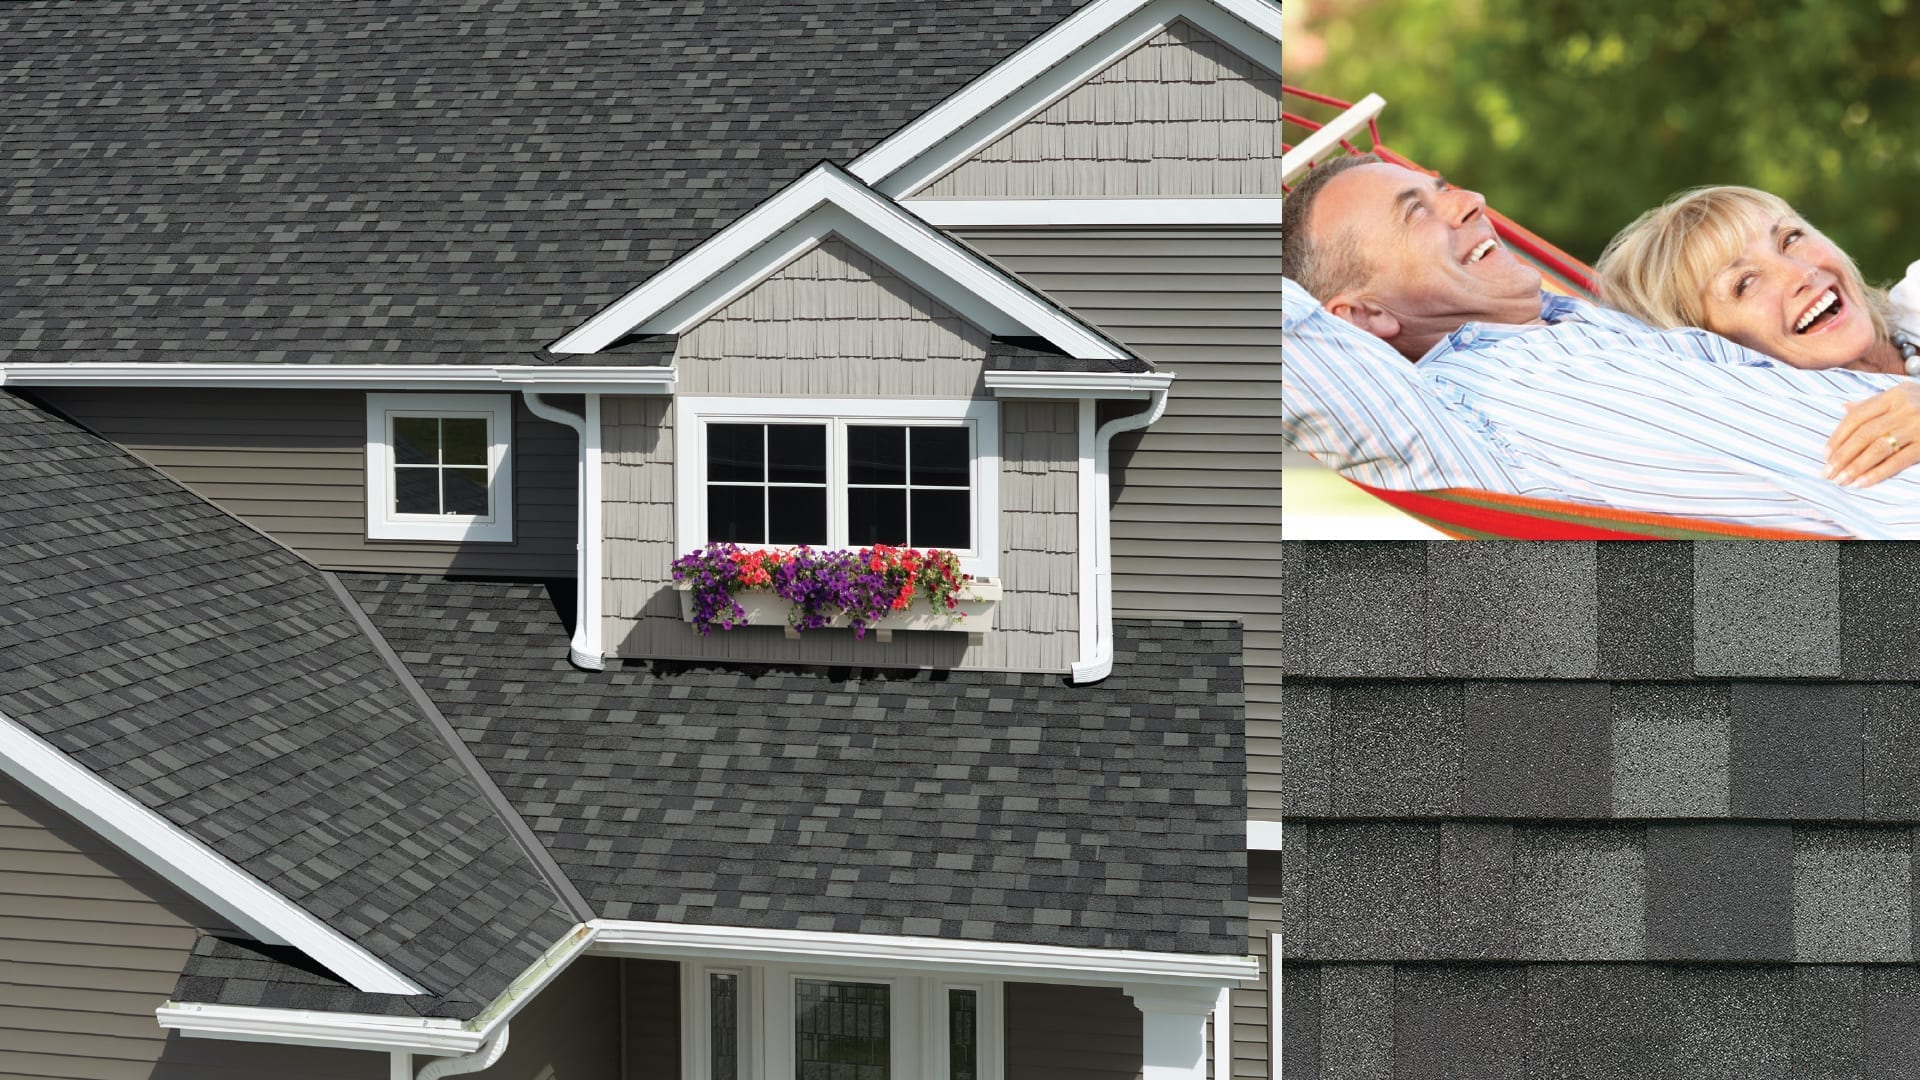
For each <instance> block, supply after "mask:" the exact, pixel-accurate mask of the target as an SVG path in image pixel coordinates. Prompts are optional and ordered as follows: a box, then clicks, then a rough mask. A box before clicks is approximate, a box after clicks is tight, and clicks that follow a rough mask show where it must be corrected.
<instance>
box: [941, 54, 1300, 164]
mask: <svg viewBox="0 0 1920 1080" xmlns="http://www.w3.org/2000/svg"><path fill="white" fill-rule="evenodd" d="M1279 193H1280V75H1279V73H1278V72H1273V71H1267V70H1266V69H1264V68H1262V67H1261V66H1260V65H1258V64H1255V63H1254V62H1253V61H1251V60H1249V59H1247V58H1246V57H1245V56H1242V55H1241V54H1239V53H1238V52H1235V51H1234V50H1233V49H1231V48H1229V47H1228V46H1226V45H1224V44H1222V43H1221V42H1220V41H1219V40H1218V39H1216V38H1213V37H1211V36H1209V35H1208V34H1207V33H1205V32H1204V31H1202V30H1200V29H1199V28H1197V27H1195V26H1193V25H1192V24H1191V23H1187V22H1176V23H1174V24H1173V25H1172V26H1169V27H1168V28H1167V29H1166V31H1165V32H1164V33H1162V34H1160V35H1159V36H1158V37H1156V38H1154V39H1153V40H1152V41H1149V42H1147V43H1146V44H1144V45H1142V46H1140V47H1139V48H1138V49H1135V50H1134V51H1133V52H1131V53H1129V54H1127V55H1126V56H1124V57H1122V58H1120V59H1119V60H1118V61H1115V62H1114V64H1113V65H1112V66H1110V67H1108V68H1107V69H1106V70H1105V71H1102V72H1101V73H1100V74H1098V75H1096V76H1094V77H1093V78H1092V79H1090V80H1088V81H1087V82H1085V83H1083V84H1081V85H1080V86H1079V87H1078V88H1076V89H1075V90H1073V91H1072V92H1070V93H1068V94H1067V95H1066V96H1065V97H1063V98H1061V99H1060V100H1059V101H1056V102H1054V103H1053V104H1052V105H1050V106H1048V107H1047V108H1046V109H1044V110H1042V111H1041V112H1040V113H1039V114H1038V115H1036V116H1034V117H1033V118H1032V119H1030V120H1028V121H1027V122H1026V123H1024V124H1022V125H1020V126H1019V127H1017V128H1015V129H1014V130H1012V131H1010V132H1008V133H1007V134H1005V135H1003V136H1001V137H1000V138H999V139H998V140H996V141H994V142H993V143H991V144H990V145H988V146H986V147H985V148H984V149H982V150H981V151H980V152H979V153H978V154H976V155H974V156H973V157H972V158H971V159H969V160H967V161H965V162H963V163H961V164H960V165H959V166H958V167H956V168H955V169H953V170H952V171H951V172H949V173H947V174H946V175H945V176H942V177H940V178H939V179H937V180H935V181H933V182H932V183H931V184H928V185H927V186H926V187H925V188H923V189H921V190H920V191H919V192H918V197H925V198H971V199H985V198H1028V199H1044V198H1099V197H1135V198H1151V197H1155V196H1168V197H1177V196H1190V195H1278V194H1279Z"/></svg>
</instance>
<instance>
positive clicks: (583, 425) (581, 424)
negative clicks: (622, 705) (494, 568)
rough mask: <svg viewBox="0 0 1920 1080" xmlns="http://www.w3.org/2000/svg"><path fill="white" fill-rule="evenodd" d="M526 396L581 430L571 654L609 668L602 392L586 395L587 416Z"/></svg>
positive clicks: (545, 414) (547, 415)
mask: <svg viewBox="0 0 1920 1080" xmlns="http://www.w3.org/2000/svg"><path fill="white" fill-rule="evenodd" d="M521 396H522V397H523V398H525V399H526V402H527V410H528V411H529V412H531V413H533V415H535V416H538V417H540V418H541V419H543V420H551V421H553V422H554V423H556V424H565V425H566V426H568V427H570V428H572V429H573V430H574V431H575V432H576V433H577V434H578V435H579V436H580V461H579V464H578V467H577V468H576V469H575V470H574V481H575V484H576V487H577V490H578V492H579V503H580V513H579V516H578V517H576V518H575V519H574V532H575V536H574V556H575V558H574V579H573V580H574V594H575V595H574V618H573V640H572V641H571V642H569V643H568V648H567V659H568V660H570V661H572V662H573V666H574V667H577V668H583V669H585V670H587V671H605V670H606V667H607V662H606V660H605V658H604V656H603V654H602V652H601V649H600V607H601V598H600V587H601V586H600V543H601V536H600V395H599V394H587V395H585V398H586V404H585V412H586V415H585V416H575V415H574V414H573V413H570V412H568V411H566V410H565V409H561V408H557V407H555V406H554V405H553V404H552V403H550V402H547V401H544V400H542V399H541V397H540V395H539V394H537V393H535V392H534V391H532V390H523V391H521Z"/></svg>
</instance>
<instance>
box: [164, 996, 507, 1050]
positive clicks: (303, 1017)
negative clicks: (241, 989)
mask: <svg viewBox="0 0 1920 1080" xmlns="http://www.w3.org/2000/svg"><path fill="white" fill-rule="evenodd" d="M153 1015H154V1018H155V1019H157V1020H158V1021H159V1022H160V1026H161V1027H162V1028H165V1029H167V1030H169V1031H178V1032H179V1033H180V1034H182V1035H187V1036H193V1037H195V1038H202V1039H231V1040H236V1041H239V1042H264V1043H279V1044H282V1045H286V1044H292V1045H295V1046H331V1047H338V1048H340V1049H345V1050H376V1051H382V1052H387V1053H392V1052H395V1051H398V1052H401V1053H417V1054H465V1053H471V1052H472V1051H474V1050H476V1049H478V1048H479V1047H480V1044H481V1043H483V1042H485V1041H486V1037H485V1035H483V1034H482V1033H481V1032H479V1031H475V1030H473V1029H471V1028H469V1027H467V1026H466V1025H464V1024H462V1023H460V1022H459V1021H458V1020H431V1019H427V1020H422V1019H412V1018H407V1017H399V1016H369V1015H366V1014H364V1013H330V1012H313V1011H310V1010H305V1009H267V1008H259V1007H256V1006H252V1005H197V1004H193V1003H191V1002H175V1001H169V1002H167V1003H166V1004H164V1005H162V1006H160V1007H159V1008H158V1009H155V1010H154V1013H153Z"/></svg>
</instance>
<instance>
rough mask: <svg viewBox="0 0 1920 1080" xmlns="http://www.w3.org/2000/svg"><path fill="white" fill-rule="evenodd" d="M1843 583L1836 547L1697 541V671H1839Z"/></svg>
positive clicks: (1806, 674)
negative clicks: (1840, 583) (1841, 591)
mask: <svg viewBox="0 0 1920 1080" xmlns="http://www.w3.org/2000/svg"><path fill="white" fill-rule="evenodd" d="M1839 580H1840V553H1839V546H1838V545H1836V544H1820V543H1807V544H1781V543H1765V542H1760V541H1753V542H1739V543H1709V544H1695V545H1693V598H1694V607H1693V635H1694V638H1693V641H1694V672H1695V673H1696V674H1699V675H1708V676H1712V675H1722V676H1735V677H1739V676H1748V675H1752V676H1760V677H1770V678H1816V679H1817V678H1832V677H1834V676H1836V675H1839V674H1840V615H1839V609H1840V596H1839Z"/></svg>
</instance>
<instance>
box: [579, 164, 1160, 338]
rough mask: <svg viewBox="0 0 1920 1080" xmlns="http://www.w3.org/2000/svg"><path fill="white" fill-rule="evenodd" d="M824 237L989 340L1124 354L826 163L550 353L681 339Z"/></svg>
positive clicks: (616, 303)
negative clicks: (1003, 337)
mask: <svg viewBox="0 0 1920 1080" xmlns="http://www.w3.org/2000/svg"><path fill="white" fill-rule="evenodd" d="M830 234H838V235H841V236H843V237H844V238H845V239H846V240H847V241H848V242H849V243H851V244H853V245H854V246H855V247H857V248H860V249H861V250H862V251H864V252H866V253H867V254H868V255H871V256H873V257H874V258H875V259H877V260H879V261H880V262H881V263H883V264H885V265H886V266H888V267H889V268H890V269H892V270H894V271H895V272H896V273H899V274H901V275H902V276H904V277H905V278H906V279H907V280H908V281H909V282H911V283H912V284H913V285H915V286H916V287H918V288H921V289H924V290H926V291H927V293H928V294H930V295H931V296H933V297H934V298H935V299H937V300H939V301H941V302H942V303H944V304H946V305H947V306H949V307H951V308H953V309H954V310H955V311H956V312H957V313H958V314H960V315H961V316H962V317H963V318H966V319H967V320H968V321H970V322H972V323H974V324H975V325H976V326H979V327H980V328H981V329H983V330H986V331H987V332H989V333H993V334H1010V335H1020V334H1033V335H1037V336H1039V337H1042V338H1045V339H1046V340H1048V341H1049V342H1052V343H1053V344H1054V345H1055V346H1056V347H1058V348H1059V349H1061V350H1062V351H1064V352H1066V353H1068V354H1069V355H1071V356H1077V357H1082V358H1085V359H1097V360H1118V359H1122V358H1124V357H1126V356H1127V355H1128V354H1127V352H1126V351H1125V350H1124V349H1122V348H1121V347H1120V346H1119V345H1117V344H1115V343H1114V342H1113V341H1111V340H1109V339H1108V338H1107V337H1106V336H1105V335H1103V334H1101V333H1100V332H1099V331H1097V330H1095V329H1093V328H1092V327H1090V326H1088V325H1087V324H1086V323H1084V322H1081V321H1080V320H1079V319H1077V318H1075V317H1073V316H1072V315H1070V314H1068V313H1067V312H1065V311H1063V310H1061V309H1060V308H1058V307H1056V306H1054V305H1053V304H1052V303H1050V302H1048V301H1047V300H1046V299H1045V298H1043V297H1041V296H1040V295H1039V294H1038V293H1035V292H1034V291H1033V290H1032V289H1031V288H1029V287H1028V286H1027V285H1025V284H1023V283H1021V282H1020V281H1019V280H1018V279H1016V278H1014V277H1013V276H1012V275H1010V274H1008V273H1007V272H1006V271H1004V270H1002V269H1000V268H999V267H998V266H995V265H994V264H993V263H991V262H988V261H987V260H986V259H983V258H981V257H980V256H979V255H978V254H977V253H975V252H973V251H972V250H970V249H968V248H967V247H965V246H963V245H961V244H960V243H958V242H957V241H955V240H954V239H953V238H951V237H949V236H947V235H945V234H944V233H942V232H940V231H939V230H938V229H935V228H934V227H933V226H931V225H928V224H927V223H926V222H924V221H922V220H920V219H919V218H918V217H916V216H914V215H913V214H911V213H908V212H907V211H906V210H904V209H902V208H901V207H900V205H899V204H898V203H895V202H893V201H892V200H890V199H887V198H885V197H883V196H881V195H879V194H877V193H876V192H874V191H873V190H872V189H871V188H868V187H866V186H865V185H864V184H861V183H860V182H859V181H858V180H856V179H854V178H853V177H852V176H850V175H848V174H847V173H846V172H845V171H843V170H842V169H840V168H838V167H837V166H834V165H831V164H822V165H818V166H815V167H814V168H813V169H812V170H811V171H809V172H808V173H807V174H806V175H805V176H802V177H801V178H800V179H798V180H795V181H794V182H793V183H792V184H789V185H788V186H787V187H786V188H784V189H782V190H781V191H780V193H779V194H777V195H774V196H773V197H772V198H770V199H768V200H767V201H765V202H763V203H761V204H760V205H759V206H757V207H754V208H753V209H752V210H750V211H748V212H747V213H746V215H744V216H743V217H741V218H740V219H739V220H737V221H735V222H734V223H733V224H731V225H729V226H727V227H726V228H725V229H722V230H720V231H719V232H718V233H715V234H714V235H713V236H711V237H709V238H708V239H707V240H706V242H704V243H702V244H701V245H700V246H699V247H696V248H694V249H693V250H692V251H690V252H688V253H687V254H686V255H684V256H682V257H681V258H679V259H678V260H676V261H675V262H674V263H673V264H672V265H670V266H668V267H667V268H666V269H664V270H662V271H660V272H659V273H658V274H655V275H654V276H653V277H651V278H649V279H647V281H646V282H645V283H643V284H641V285H640V286H639V287H638V288H636V289H634V290H633V291H631V292H629V293H627V294H626V295H625V296H623V297H621V298H620V299H618V300H616V301H614V302H613V303H612V304H609V305H608V306H607V307H605V308H603V309H601V310H600V312H599V313H598V314H596V315H594V316H593V317H592V318H590V319H588V320H587V321H586V322H584V323H582V324H580V326H579V327H577V328H575V329H574V330H573V331H571V332H570V333H568V334H567V335H566V336H564V337H562V338H561V339H560V340H559V341H556V342H554V343H553V344H552V345H551V346H550V350H551V351H552V352H556V353H596V352H599V351H600V350H602V349H604V348H606V347H607V346H609V345H611V344H612V343H613V342H615V341H618V340H619V339H620V338H622V337H624V336H626V335H627V334H630V333H634V332H636V331H637V332H640V333H674V334H678V333H684V332H685V331H686V330H688V329H689V328H691V327H693V326H694V325H696V324H698V323H699V322H700V321H701V320H702V319H704V318H706V317H707V316H708V315H710V314H712V313H713V312H714V311H717V310H719V309H720V308H721V307H722V306H724V305H725V304H726V303H727V302H728V301H730V300H732V299H733V298H734V297H737V296H739V295H740V294H741V293H744V292H745V291H746V290H747V289H749V288H751V287H752V286H754V285H756V284H758V283H759V282H760V281H762V280H764V279H765V278H766V277H768V276H769V275H771V274H773V273H774V272H775V271H777V270H778V269H779V268H780V267H782V266H785V265H786V264H787V263H789V262H791V261H793V259H795V258H797V257H798V256H799V255H800V254H801V253H803V252H805V251H806V250H807V249H809V248H811V247H813V246H814V245H815V244H818V243H819V242H820V241H821V240H823V239H825V238H826V237H827V236H828V235H830Z"/></svg>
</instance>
